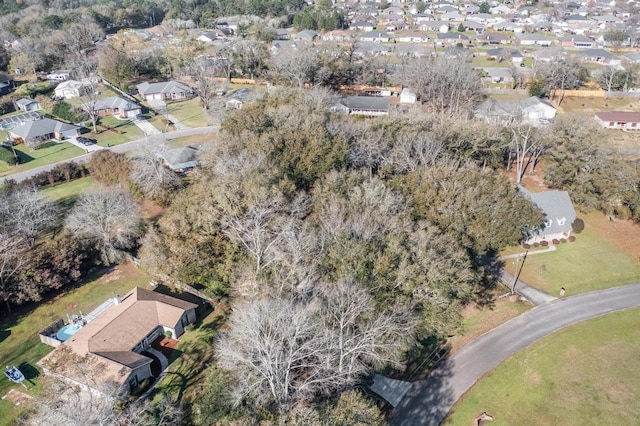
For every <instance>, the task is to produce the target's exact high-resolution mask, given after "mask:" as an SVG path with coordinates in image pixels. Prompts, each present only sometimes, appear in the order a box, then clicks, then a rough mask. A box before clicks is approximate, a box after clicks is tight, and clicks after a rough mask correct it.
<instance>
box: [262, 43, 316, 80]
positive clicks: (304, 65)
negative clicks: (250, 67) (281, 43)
mask: <svg viewBox="0 0 640 426" xmlns="http://www.w3.org/2000/svg"><path fill="white" fill-rule="evenodd" d="M319 68H320V59H319V56H318V52H317V51H316V50H315V49H314V47H313V46H307V45H305V44H301V45H300V46H299V47H297V48H291V49H281V50H280V51H279V52H276V53H274V54H273V55H271V71H272V72H273V73H274V76H275V77H276V78H278V79H283V78H284V79H285V80H288V81H294V82H296V83H297V85H298V88H303V87H304V85H305V83H310V82H313V81H314V74H315V73H316V71H318V69H319Z"/></svg>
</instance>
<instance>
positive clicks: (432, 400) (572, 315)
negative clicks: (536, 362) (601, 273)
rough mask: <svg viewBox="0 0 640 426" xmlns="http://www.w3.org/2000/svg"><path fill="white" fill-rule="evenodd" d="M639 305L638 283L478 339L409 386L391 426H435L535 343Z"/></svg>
mask: <svg viewBox="0 0 640 426" xmlns="http://www.w3.org/2000/svg"><path fill="white" fill-rule="evenodd" d="M635 306H640V284H635V285H629V286H623V287H616V288H612V289H608V290H602V291H594V292H591V293H586V294H581V295H578V296H572V297H567V298H564V299H557V300H554V301H553V302H550V303H546V304H544V305H540V306H537V307H535V308H534V309H532V310H530V311H528V312H526V313H524V314H522V315H520V316H518V317H516V318H514V319H512V320H510V321H508V322H506V323H505V324H503V325H501V326H500V327H497V328H495V329H493V330H491V331H490V332H488V333H486V334H484V335H482V336H480V337H479V338H478V339H476V340H474V341H473V342H471V343H470V344H468V345H467V346H465V347H464V348H462V349H461V350H460V351H458V352H457V353H456V354H455V355H453V356H452V357H451V358H448V359H447V360H445V361H443V362H442V363H441V364H440V365H439V366H438V367H437V368H436V369H435V370H434V371H432V372H431V374H429V376H428V377H427V378H426V379H425V380H421V381H418V382H415V383H413V384H412V386H411V389H409V391H408V392H407V393H406V395H405V396H404V398H403V399H402V401H401V402H400V404H399V405H398V406H397V407H396V409H395V411H394V413H393V415H392V416H391V419H390V424H392V425H407V426H409V425H411V426H414V425H438V424H440V423H441V422H442V420H443V419H444V418H445V416H446V415H447V413H448V412H449V410H450V409H451V407H453V404H455V402H456V401H457V400H458V399H459V398H460V397H461V396H462V395H463V394H464V393H465V392H466V391H467V390H469V389H470V388H471V387H472V386H473V385H474V384H475V383H476V382H477V381H478V380H479V379H481V378H482V377H483V376H484V375H485V374H487V373H488V372H490V371H491V370H493V369H494V368H495V367H497V366H498V365H499V364H500V363H501V362H503V361H504V360H505V359H507V358H509V357H510V356H511V355H513V354H515V353H516V352H518V351H520V350H522V349H524V348H526V347H528V346H529V345H531V344H532V343H533V342H535V341H536V340H538V339H540V338H542V337H544V336H547V335H549V334H551V333H553V332H555V331H558V330H560V329H561V328H564V327H567V326H569V325H572V324H575V323H578V322H580V321H584V320H587V319H591V318H595V317H598V316H602V315H605V314H608V313H610V312H615V311H620V310H623V309H628V308H632V307H635Z"/></svg>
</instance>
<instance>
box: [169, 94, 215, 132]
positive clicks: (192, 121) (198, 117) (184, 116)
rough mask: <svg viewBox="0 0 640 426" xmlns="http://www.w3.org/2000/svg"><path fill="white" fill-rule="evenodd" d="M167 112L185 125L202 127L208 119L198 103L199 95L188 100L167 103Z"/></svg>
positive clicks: (207, 122)
mask: <svg viewBox="0 0 640 426" xmlns="http://www.w3.org/2000/svg"><path fill="white" fill-rule="evenodd" d="M167 112H168V113H169V114H171V115H173V116H175V117H176V118H177V119H178V120H180V122H181V123H182V124H184V125H185V126H187V127H203V126H206V125H207V124H209V121H210V120H209V119H207V117H206V114H205V113H204V110H203V109H202V106H201V105H200V98H199V97H195V98H193V99H189V100H188V101H181V102H175V103H169V104H167Z"/></svg>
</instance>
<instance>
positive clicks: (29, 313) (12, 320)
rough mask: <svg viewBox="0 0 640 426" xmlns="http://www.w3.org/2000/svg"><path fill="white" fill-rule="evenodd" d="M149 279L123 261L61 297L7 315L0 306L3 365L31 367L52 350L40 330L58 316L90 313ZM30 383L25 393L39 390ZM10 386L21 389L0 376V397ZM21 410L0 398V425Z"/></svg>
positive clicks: (35, 381) (0, 357) (10, 422)
mask: <svg viewBox="0 0 640 426" xmlns="http://www.w3.org/2000/svg"><path fill="white" fill-rule="evenodd" d="M149 279H150V278H149V276H148V275H146V274H144V273H143V272H141V271H140V270H139V269H138V268H136V267H135V266H134V265H132V264H124V265H120V266H118V267H116V268H114V269H112V270H111V271H108V273H106V274H102V275H99V276H95V277H94V278H93V279H89V280H88V281H87V283H86V284H84V285H82V286H80V287H78V288H77V289H70V290H69V291H68V292H67V293H65V294H64V295H62V296H59V297H56V298H54V299H53V300H50V301H48V302H41V303H40V304H39V305H38V306H37V307H35V308H33V309H30V308H28V307H27V308H22V309H20V310H16V312H14V313H13V314H11V315H9V318H7V315H6V310H5V308H4V306H3V309H2V311H3V316H2V322H1V323H0V362H1V363H2V365H3V366H4V365H21V364H22V365H24V364H25V363H26V364H28V365H29V366H30V367H31V368H35V367H36V362H37V361H38V360H40V359H41V358H42V357H43V356H44V355H46V354H47V353H49V352H51V351H52V350H53V348H52V347H50V346H47V345H45V344H43V343H40V338H39V337H38V333H39V332H40V330H42V329H43V328H45V327H46V326H48V325H49V324H51V323H52V322H53V321H54V320H55V319H56V318H58V317H62V318H66V316H67V314H77V313H78V312H79V311H82V312H85V313H87V312H90V311H91V310H92V309H93V308H95V307H97V306H98V305H99V304H100V303H102V302H104V301H105V300H106V299H108V298H109V297H113V296H114V295H116V294H125V293H126V292H128V291H129V290H131V289H132V288H134V287H135V286H141V287H146V286H147V284H148V282H149ZM31 368H30V369H31ZM32 380H33V379H32ZM33 382H34V383H35V385H36V386H35V389H33V390H30V391H28V392H26V393H28V394H32V392H34V391H36V392H37V390H38V389H39V386H38V380H37V378H36V379H35V380H33ZM11 388H15V389H18V390H24V389H23V388H22V387H21V386H20V385H14V384H12V383H11V382H9V381H8V380H6V379H5V377H4V376H2V377H1V378H0V397H2V396H3V395H4V394H5V393H6V392H7V391H8V390H9V389H11ZM21 410H22V408H21V407H14V406H13V405H12V404H11V403H9V402H7V401H4V400H0V424H13V423H14V422H13V419H15V418H16V416H18V415H19V413H20V411H21Z"/></svg>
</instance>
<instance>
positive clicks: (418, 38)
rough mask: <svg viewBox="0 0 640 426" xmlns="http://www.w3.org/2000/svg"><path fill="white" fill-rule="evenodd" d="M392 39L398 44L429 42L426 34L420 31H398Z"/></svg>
mask: <svg viewBox="0 0 640 426" xmlns="http://www.w3.org/2000/svg"><path fill="white" fill-rule="evenodd" d="M394 38H395V40H396V41H397V42H398V43H426V42H427V41H429V37H428V36H427V34H426V33H424V32H420V31H398V32H397V33H395V35H394Z"/></svg>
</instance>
